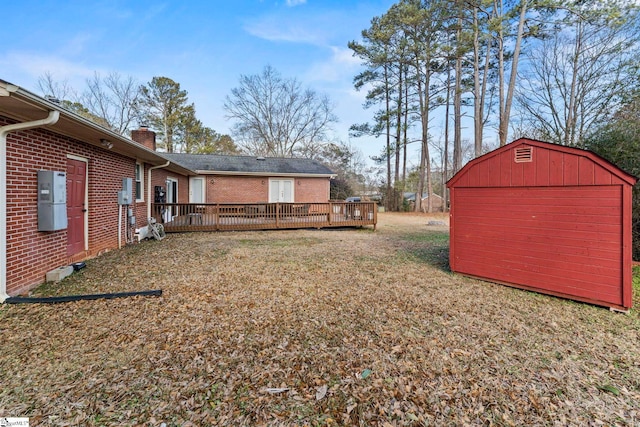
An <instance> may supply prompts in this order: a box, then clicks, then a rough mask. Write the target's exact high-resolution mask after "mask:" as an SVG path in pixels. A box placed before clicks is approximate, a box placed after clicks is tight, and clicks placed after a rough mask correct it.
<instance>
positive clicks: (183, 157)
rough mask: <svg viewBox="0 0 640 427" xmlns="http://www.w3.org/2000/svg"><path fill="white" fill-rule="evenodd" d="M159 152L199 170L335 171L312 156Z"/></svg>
mask: <svg viewBox="0 0 640 427" xmlns="http://www.w3.org/2000/svg"><path fill="white" fill-rule="evenodd" d="M162 155H163V156H164V157H166V158H167V159H169V160H171V161H172V162H176V163H178V164H180V165H182V166H184V167H186V168H189V169H191V170H194V171H197V172H198V173H200V174H224V175H278V176H322V177H331V176H334V175H335V173H334V172H333V171H332V170H331V169H329V168H328V167H326V166H324V165H323V164H322V163H320V162H318V161H317V160H312V159H296V158H281V157H256V156H223V155H217V154H186V153H163V154H162Z"/></svg>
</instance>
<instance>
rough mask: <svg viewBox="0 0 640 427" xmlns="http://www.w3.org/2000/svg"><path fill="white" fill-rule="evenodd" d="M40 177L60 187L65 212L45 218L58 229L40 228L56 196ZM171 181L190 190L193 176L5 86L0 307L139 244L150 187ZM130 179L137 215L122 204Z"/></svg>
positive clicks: (0, 135) (0, 131) (0, 111)
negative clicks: (85, 262) (48, 277)
mask: <svg viewBox="0 0 640 427" xmlns="http://www.w3.org/2000/svg"><path fill="white" fill-rule="evenodd" d="M159 168H164V169H162V171H163V173H162V175H160V174H157V173H156V172H155V171H154V169H155V170H158V169H159ZM39 171H45V172H49V175H53V176H57V177H58V178H57V179H58V181H56V182H58V184H55V182H54V184H53V185H54V187H55V186H56V185H57V186H58V187H61V188H58V190H61V191H58V194H62V195H63V200H62V202H63V204H62V210H60V209H57V208H55V209H54V210H53V211H49V214H50V215H46V216H48V217H49V218H50V219H51V218H55V221H58V222H59V224H57V225H55V226H53V227H51V224H45V225H43V224H42V222H41V221H42V218H43V217H44V215H43V213H44V212H47V209H44V208H43V206H44V205H45V204H46V203H47V201H46V200H45V199H46V198H47V197H48V196H49V195H51V194H52V193H55V191H53V188H49V187H47V185H48V184H46V183H43V182H41V181H40V178H39ZM166 174H171V175H172V176H175V177H176V179H177V180H178V181H180V182H182V183H184V185H187V184H188V177H189V176H190V175H194V172H192V171H190V170H189V169H187V168H184V167H182V166H180V165H177V164H173V163H171V162H170V161H168V160H167V159H165V158H164V157H162V156H161V155H160V154H158V153H155V152H154V151H152V150H149V149H148V148H146V147H143V146H141V145H140V144H137V143H135V142H133V141H132V140H130V139H128V138H125V137H123V136H121V135H119V134H116V133H114V132H111V131H110V130H107V129H105V128H103V127H101V126H98V125H96V124H95V123H93V122H91V121H89V120H86V119H84V118H83V117H80V116H78V115H76V114H74V113H71V112H69V111H67V110H65V109H64V108H62V107H61V106H60V105H59V104H57V103H54V102H51V101H49V100H46V99H43V98H41V97H39V96H37V95H34V94H32V93H30V92H28V91H26V90H24V89H22V88H20V87H18V86H15V85H12V84H10V83H8V82H5V81H2V80H0V223H1V224H2V226H1V227H0V302H2V301H4V300H5V299H6V298H7V296H8V295H17V294H20V293H24V292H26V291H28V290H29V289H31V288H33V287H34V286H35V285H38V284H40V283H42V282H43V281H44V279H45V273H46V272H47V271H51V270H53V269H56V268H58V267H60V266H65V265H69V264H70V263H72V262H75V261H79V260H82V259H86V258H88V257H92V256H95V255H97V254H99V253H101V252H104V251H107V250H110V249H114V248H117V247H119V246H120V245H122V244H124V243H126V242H127V241H132V240H133V229H134V227H140V226H142V225H146V218H147V217H148V213H147V212H148V211H149V210H150V208H151V205H150V202H151V200H150V199H151V197H152V195H151V194H150V193H149V192H148V191H147V190H148V189H149V188H150V186H149V182H148V181H150V182H151V185H153V184H154V183H156V182H158V181H162V182H164V179H165V177H164V176H165V175H166ZM123 178H130V179H131V181H130V183H131V184H132V186H133V189H132V190H133V191H132V193H133V198H134V200H131V201H130V205H129V206H128V207H129V208H131V212H130V215H129V210H128V209H122V208H120V207H119V204H118V192H119V191H121V190H122V189H123ZM60 179H62V181H60ZM145 180H146V181H147V182H145ZM60 182H62V185H61V186H60V185H59V184H60ZM65 184H66V185H65ZM150 196H151V197H150ZM64 198H66V200H65V199H64ZM185 201H186V197H185ZM64 202H66V203H64ZM65 205H66V206H65ZM58 207H59V206H58ZM51 212H54V214H51ZM55 212H57V213H55ZM39 215H40V221H39ZM55 221H54V222H55ZM134 222H135V224H134Z"/></svg>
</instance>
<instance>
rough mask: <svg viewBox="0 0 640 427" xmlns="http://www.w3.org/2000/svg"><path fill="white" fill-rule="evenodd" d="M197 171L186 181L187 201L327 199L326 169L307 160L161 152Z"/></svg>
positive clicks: (328, 189)
mask: <svg viewBox="0 0 640 427" xmlns="http://www.w3.org/2000/svg"><path fill="white" fill-rule="evenodd" d="M165 157H166V158H168V159H170V160H171V161H172V162H175V163H178V164H180V165H183V166H185V167H187V168H189V169H190V170H193V171H195V172H196V173H197V176H192V177H190V178H189V180H190V186H189V188H190V191H189V202H190V203H276V202H282V203H293V202H295V203H312V202H316V203H318V202H328V201H329V198H330V180H331V178H333V177H334V176H335V174H334V173H333V171H331V170H330V169H329V168H327V167H326V166H324V165H323V164H321V163H320V162H317V161H315V160H311V159H293V158H275V157H256V156H220V155H207V154H182V153H180V154H175V153H174V154H165Z"/></svg>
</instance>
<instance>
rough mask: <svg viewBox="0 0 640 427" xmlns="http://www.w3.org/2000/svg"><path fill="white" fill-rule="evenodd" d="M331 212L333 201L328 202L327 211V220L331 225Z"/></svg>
mask: <svg viewBox="0 0 640 427" xmlns="http://www.w3.org/2000/svg"><path fill="white" fill-rule="evenodd" d="M332 212H333V203H331V202H329V213H328V214H327V221H328V222H329V225H331V213H332Z"/></svg>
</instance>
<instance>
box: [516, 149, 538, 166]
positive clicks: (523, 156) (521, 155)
mask: <svg viewBox="0 0 640 427" xmlns="http://www.w3.org/2000/svg"><path fill="white" fill-rule="evenodd" d="M514 152H515V159H514V160H515V162H516V163H527V162H532V161H533V147H525V148H516V149H515V150H514Z"/></svg>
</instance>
